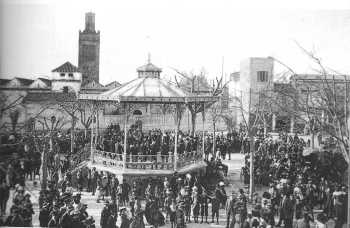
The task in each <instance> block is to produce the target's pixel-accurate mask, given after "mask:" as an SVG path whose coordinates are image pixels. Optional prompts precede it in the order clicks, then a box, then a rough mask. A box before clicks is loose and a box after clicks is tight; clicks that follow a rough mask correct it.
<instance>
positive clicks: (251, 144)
mask: <svg viewBox="0 0 350 228" xmlns="http://www.w3.org/2000/svg"><path fill="white" fill-rule="evenodd" d="M249 150H250V167H249V173H250V178H249V199H250V200H252V199H253V193H254V191H255V186H254V150H255V145H254V136H253V134H252V133H251V132H249Z"/></svg>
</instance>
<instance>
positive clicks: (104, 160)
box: [92, 150, 203, 170]
mask: <svg viewBox="0 0 350 228" xmlns="http://www.w3.org/2000/svg"><path fill="white" fill-rule="evenodd" d="M123 156H124V155H122V154H116V153H111V152H107V151H101V150H94V153H93V159H92V160H93V162H94V163H96V164H100V165H104V166H107V167H115V168H118V169H123V168H125V169H147V170H176V169H179V168H183V167H185V166H188V165H191V164H195V163H197V162H200V161H203V154H202V152H201V151H193V152H185V153H183V154H178V155H177V159H176V164H175V156H174V155H173V154H172V153H169V155H162V154H161V153H160V152H158V153H157V154H156V155H126V157H125V161H124V160H123ZM124 163H125V164H124Z"/></svg>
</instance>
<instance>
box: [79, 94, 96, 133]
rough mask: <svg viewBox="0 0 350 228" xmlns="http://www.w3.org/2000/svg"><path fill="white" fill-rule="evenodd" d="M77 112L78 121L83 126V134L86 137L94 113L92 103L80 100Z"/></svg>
mask: <svg viewBox="0 0 350 228" xmlns="http://www.w3.org/2000/svg"><path fill="white" fill-rule="evenodd" d="M79 102H80V101H79ZM78 112H79V114H80V123H81V124H82V125H83V126H84V136H85V138H86V137H87V131H88V129H89V128H90V125H91V123H92V119H93V115H94V106H93V104H91V103H88V102H80V105H79V108H78Z"/></svg>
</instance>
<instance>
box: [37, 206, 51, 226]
mask: <svg viewBox="0 0 350 228" xmlns="http://www.w3.org/2000/svg"><path fill="white" fill-rule="evenodd" d="M49 209H50V204H49V203H44V204H43V206H42V208H41V209H40V212H39V223H40V226H41V227H47V225H48V224H49V221H50V216H49V215H50V210H49Z"/></svg>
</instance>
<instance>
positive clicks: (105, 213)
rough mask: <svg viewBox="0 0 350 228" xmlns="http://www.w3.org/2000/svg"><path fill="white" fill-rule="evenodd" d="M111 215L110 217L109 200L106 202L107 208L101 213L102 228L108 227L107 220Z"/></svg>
mask: <svg viewBox="0 0 350 228" xmlns="http://www.w3.org/2000/svg"><path fill="white" fill-rule="evenodd" d="M109 215H110V210H109V202H108V200H107V201H106V202H105V206H104V207H103V209H102V212H101V220H100V225H101V228H106V227H107V220H108V217H109Z"/></svg>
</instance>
